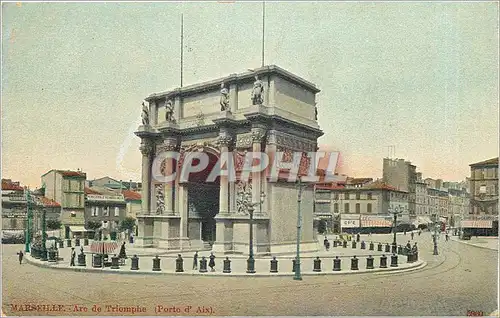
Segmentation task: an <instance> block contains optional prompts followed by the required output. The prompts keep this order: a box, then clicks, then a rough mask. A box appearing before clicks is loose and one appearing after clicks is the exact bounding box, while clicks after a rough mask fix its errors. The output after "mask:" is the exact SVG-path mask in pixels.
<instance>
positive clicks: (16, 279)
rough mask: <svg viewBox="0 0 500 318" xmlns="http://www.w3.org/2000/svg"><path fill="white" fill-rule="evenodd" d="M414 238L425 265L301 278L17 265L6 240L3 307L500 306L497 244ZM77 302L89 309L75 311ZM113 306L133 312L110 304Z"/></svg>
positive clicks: (328, 310)
mask: <svg viewBox="0 0 500 318" xmlns="http://www.w3.org/2000/svg"><path fill="white" fill-rule="evenodd" d="M408 238H409V237H408ZM415 239H416V241H417V242H418V245H420V255H421V258H423V259H424V260H426V261H427V262H428V266H427V267H425V268H424V269H422V270H419V271H414V272H408V273H397V274H395V273H392V274H390V273H373V274H358V275H340V276H321V277H311V276H305V277H304V280H303V281H294V280H292V279H291V277H267V278H266V277H255V278H239V277H200V276H145V275H106V274H94V273H78V272H66V271H64V272H61V271H57V270H53V269H47V268H40V267H35V266H32V265H29V264H22V265H19V264H18V262H17V255H16V252H17V250H18V249H19V248H20V246H19V245H17V246H13V245H4V246H3V249H4V250H3V264H2V265H3V286H2V288H3V290H2V292H3V310H4V312H5V313H6V314H7V315H18V316H20V315H24V316H25V315H96V312H92V307H93V306H94V305H97V306H99V307H100V308H101V310H102V311H101V313H97V314H98V315H114V314H116V315H130V314H132V313H131V312H130V311H131V310H132V309H131V307H134V308H135V306H139V308H142V307H144V309H145V310H146V311H145V312H137V313H135V314H136V315H201V314H204V315H303V316H305V315H307V316H313V315H331V316H339V315H340V316H341V315H400V316H411V315H414V316H420V315H428V316H435V315H455V316H464V315H466V314H467V311H468V310H469V311H482V312H483V313H484V315H488V314H489V313H491V312H493V311H494V310H496V309H497V297H498V295H497V279H496V278H497V263H498V262H497V261H498V258H497V252H496V251H493V250H488V249H482V248H477V247H474V246H469V245H466V244H462V243H459V242H455V241H449V242H444V241H440V242H439V243H440V245H439V251H440V255H438V256H432V245H431V239H430V234H429V233H424V234H422V236H421V237H418V236H415ZM398 240H399V242H401V243H403V238H399V237H398ZM24 304H33V305H51V306H52V305H59V304H60V305H64V306H63V307H62V308H64V310H65V311H64V312H57V311H52V312H41V311H29V312H27V311H20V310H19V307H17V308H16V307H15V306H14V307H13V306H12V305H18V306H20V305H24ZM74 305H77V306H81V307H82V310H83V308H87V310H88V311H87V312H84V311H74V309H75V307H74ZM106 305H108V307H106ZM115 305H116V306H119V308H121V309H120V310H129V312H123V311H122V312H119V311H116V312H113V311H106V308H108V309H109V310H112V306H115ZM158 306H161V307H158ZM187 306H192V307H191V308H189V307H187ZM198 307H200V308H198ZM115 308H118V307H115ZM188 308H189V312H184V310H186V309H188ZM16 309H17V310H16ZM158 309H160V310H161V312H156V311H157V310H158ZM167 309H170V311H166V310H167ZM198 309H199V311H198V312H196V311H197V310H198ZM117 310H118V309H117ZM176 310H180V311H181V312H176Z"/></svg>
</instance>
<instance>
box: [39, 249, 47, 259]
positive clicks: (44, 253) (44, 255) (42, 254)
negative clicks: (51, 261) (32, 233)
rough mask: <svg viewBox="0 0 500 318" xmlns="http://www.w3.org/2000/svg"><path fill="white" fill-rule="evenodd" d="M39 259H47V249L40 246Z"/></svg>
mask: <svg viewBox="0 0 500 318" xmlns="http://www.w3.org/2000/svg"><path fill="white" fill-rule="evenodd" d="M40 260H42V261H47V250H46V249H43V248H42V249H41V250H40Z"/></svg>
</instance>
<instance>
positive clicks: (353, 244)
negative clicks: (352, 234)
mask: <svg viewBox="0 0 500 318" xmlns="http://www.w3.org/2000/svg"><path fill="white" fill-rule="evenodd" d="M351 247H352V248H356V241H355V240H352V246H351Z"/></svg>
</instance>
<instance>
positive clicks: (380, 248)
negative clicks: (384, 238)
mask: <svg viewBox="0 0 500 318" xmlns="http://www.w3.org/2000/svg"><path fill="white" fill-rule="evenodd" d="M382 247H383V246H382V243H378V245H377V251H379V252H382Z"/></svg>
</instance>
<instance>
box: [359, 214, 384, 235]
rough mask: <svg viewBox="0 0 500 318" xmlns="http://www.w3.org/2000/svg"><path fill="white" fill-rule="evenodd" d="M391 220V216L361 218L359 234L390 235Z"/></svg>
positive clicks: (365, 216) (366, 216)
mask: <svg viewBox="0 0 500 318" xmlns="http://www.w3.org/2000/svg"><path fill="white" fill-rule="evenodd" d="M391 229H392V220H391V216H390V215H387V216H374V215H364V216H361V229H360V232H361V233H375V234H386V233H391Z"/></svg>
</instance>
